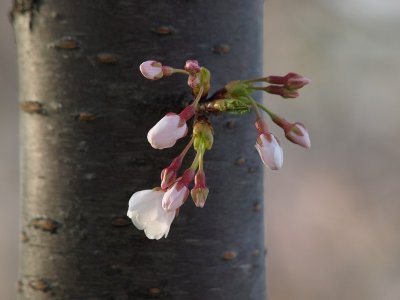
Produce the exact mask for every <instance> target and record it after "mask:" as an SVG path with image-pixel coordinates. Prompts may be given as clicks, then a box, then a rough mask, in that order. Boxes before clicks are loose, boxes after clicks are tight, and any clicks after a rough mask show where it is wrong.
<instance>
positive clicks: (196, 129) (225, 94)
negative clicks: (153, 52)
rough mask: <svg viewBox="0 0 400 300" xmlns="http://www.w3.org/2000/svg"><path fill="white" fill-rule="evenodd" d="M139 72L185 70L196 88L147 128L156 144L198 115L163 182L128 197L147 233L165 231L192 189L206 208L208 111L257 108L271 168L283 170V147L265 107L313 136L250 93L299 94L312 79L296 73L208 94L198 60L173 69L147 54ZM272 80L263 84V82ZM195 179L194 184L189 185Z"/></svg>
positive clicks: (292, 135) (291, 129)
mask: <svg viewBox="0 0 400 300" xmlns="http://www.w3.org/2000/svg"><path fill="white" fill-rule="evenodd" d="M140 72H141V73H142V74H143V76H144V77H146V78H147V79H150V80H157V79H161V78H163V77H167V76H171V75H173V74H183V75H186V76H187V83H188V86H189V87H190V88H191V90H192V94H193V101H192V103H191V104H190V105H188V106H187V107H186V108H185V109H183V110H182V111H181V112H180V113H179V114H176V113H174V112H169V113H167V114H166V115H165V116H164V117H162V118H161V119H160V121H158V122H157V123H156V124H155V125H154V126H153V128H151V129H150V130H149V132H148V134H147V139H148V141H149V143H150V145H151V146H152V147H153V148H155V149H165V148H170V147H172V146H174V145H175V144H176V142H177V141H178V140H179V139H182V138H184V137H185V136H186V135H187V132H188V124H187V123H188V122H189V121H190V119H192V118H193V119H194V121H193V126H192V128H193V129H192V136H191V139H190V141H189V142H188V143H187V144H186V146H185V147H184V149H183V150H182V152H181V153H180V154H179V155H178V156H177V157H175V158H174V159H173V160H172V162H171V163H170V165H168V166H167V167H165V168H164V169H163V170H162V171H161V175H160V177H161V183H160V186H161V187H159V188H154V189H153V190H142V191H138V192H136V193H134V194H133V195H132V197H131V199H130V200H129V208H128V212H127V215H128V217H129V218H131V219H132V222H133V224H134V225H135V226H136V227H137V228H138V229H139V230H144V233H145V234H146V236H147V237H148V238H149V239H157V240H158V239H160V238H162V237H163V236H164V237H167V235H168V232H169V229H170V226H171V223H172V222H173V220H174V218H175V217H176V216H177V214H178V212H179V209H180V207H181V206H182V205H183V204H184V203H185V202H186V200H187V198H188V197H189V194H190V195H191V196H192V199H193V202H194V204H195V206H196V207H199V208H203V207H204V206H205V202H206V199H207V197H208V194H209V189H208V187H207V186H206V176H205V172H204V156H205V152H206V151H207V150H211V148H212V145H213V141H214V132H213V128H212V125H211V121H210V117H211V116H212V115H213V114H219V113H234V114H244V113H249V112H251V111H255V113H256V123H255V125H256V129H257V132H258V135H257V137H256V144H255V147H256V149H257V151H258V154H259V155H260V158H261V160H262V162H263V163H264V165H266V166H267V167H269V168H270V169H272V170H279V169H281V168H282V165H283V151H282V147H281V145H280V143H279V141H278V139H277V138H276V137H275V135H274V134H272V133H271V132H270V131H269V128H268V125H267V123H266V122H265V121H264V120H263V119H262V116H261V112H262V111H264V112H266V113H267V114H268V115H269V117H270V118H271V120H272V121H273V122H274V123H275V124H276V125H278V126H279V127H281V128H282V129H283V131H284V133H285V137H286V138H287V139H288V140H289V141H291V142H293V143H295V144H298V145H300V146H302V147H304V148H310V146H311V143H310V138H309V134H308V132H307V130H306V129H305V127H304V125H302V124H301V123H299V122H296V123H290V122H288V121H286V120H285V119H284V118H282V117H280V116H278V115H277V114H275V113H273V112H271V111H270V110H269V109H268V108H267V107H266V106H264V105H262V104H260V103H258V102H256V101H255V100H254V99H253V98H252V96H251V94H252V93H253V92H256V91H260V90H261V91H265V92H267V93H269V94H275V95H279V96H281V97H283V98H296V97H298V96H299V92H298V90H299V89H300V88H302V87H304V86H305V85H307V84H308V83H310V80H309V79H307V78H305V77H303V76H301V75H299V74H296V73H288V74H286V75H285V76H275V75H271V76H267V77H262V78H256V79H249V80H234V81H231V82H229V83H227V84H226V85H225V86H224V87H223V88H221V89H220V90H218V91H216V92H215V93H214V94H213V95H212V96H211V97H209V98H207V95H208V91H209V90H210V80H211V74H210V71H209V70H207V69H206V68H204V67H201V66H200V65H199V63H198V61H197V60H188V61H186V63H185V66H184V68H183V69H175V68H172V67H170V66H165V65H162V64H161V63H160V62H157V61H154V60H149V61H145V62H143V63H142V64H141V65H140ZM265 83H267V84H269V85H267V86H260V84H261V85H262V84H265ZM191 148H193V149H194V151H195V153H196V155H195V157H194V159H193V161H192V164H191V166H190V167H189V168H187V169H186V170H185V171H184V172H183V173H182V175H181V176H180V177H178V175H179V170H180V168H181V165H182V162H183V160H184V158H185V156H186V154H187V152H188V151H189V150H190V149H191ZM193 181H194V186H193V187H192V189H191V188H190V185H191V184H192V182H193Z"/></svg>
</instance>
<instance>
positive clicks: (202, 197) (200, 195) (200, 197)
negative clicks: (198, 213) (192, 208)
mask: <svg viewBox="0 0 400 300" xmlns="http://www.w3.org/2000/svg"><path fill="white" fill-rule="evenodd" d="M208 192H209V190H208V188H207V187H204V188H193V189H192V190H191V191H190V194H191V195H192V199H193V202H194V204H195V205H196V206H197V207H200V208H203V207H204V205H205V203H206V200H207V196H208Z"/></svg>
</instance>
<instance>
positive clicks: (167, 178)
mask: <svg viewBox="0 0 400 300" xmlns="http://www.w3.org/2000/svg"><path fill="white" fill-rule="evenodd" d="M175 180H176V171H175V170H174V169H171V168H169V167H167V168H165V169H164V170H162V171H161V188H162V189H163V190H165V189H167V188H169V187H170V186H171V185H172V184H173V183H174V182H175Z"/></svg>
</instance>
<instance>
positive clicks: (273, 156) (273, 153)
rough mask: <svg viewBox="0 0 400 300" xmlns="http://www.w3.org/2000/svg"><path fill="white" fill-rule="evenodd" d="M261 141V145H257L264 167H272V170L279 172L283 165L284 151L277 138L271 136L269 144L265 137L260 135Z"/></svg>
mask: <svg viewBox="0 0 400 300" xmlns="http://www.w3.org/2000/svg"><path fill="white" fill-rule="evenodd" d="M259 139H260V141H261V145H259V144H258V143H257V144H256V145H255V147H256V149H257V151H258V153H259V155H260V157H261V160H262V161H263V163H264V165H266V166H268V167H270V168H271V169H272V170H279V169H281V168H282V165H283V151H282V148H281V146H280V145H279V143H278V141H277V140H276V138H275V137H274V136H273V135H271V141H270V142H269V141H268V140H267V138H266V137H265V136H264V135H260V136H259Z"/></svg>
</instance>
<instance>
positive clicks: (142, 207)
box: [127, 190, 175, 239]
mask: <svg viewBox="0 0 400 300" xmlns="http://www.w3.org/2000/svg"><path fill="white" fill-rule="evenodd" d="M164 194H165V193H164V192H163V191H155V190H144V191H139V192H136V193H134V194H133V195H132V197H131V199H130V200H129V208H128V212H127V215H128V217H129V218H131V219H132V222H133V224H134V225H135V226H136V227H137V228H138V229H139V230H144V232H145V234H146V236H147V237H148V238H149V239H160V238H161V237H162V236H165V237H166V236H167V235H168V232H169V229H170V226H171V223H172V221H173V220H174V218H175V211H171V212H170V211H165V210H164V209H163V208H162V206H161V201H162V198H163V196H164Z"/></svg>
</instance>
